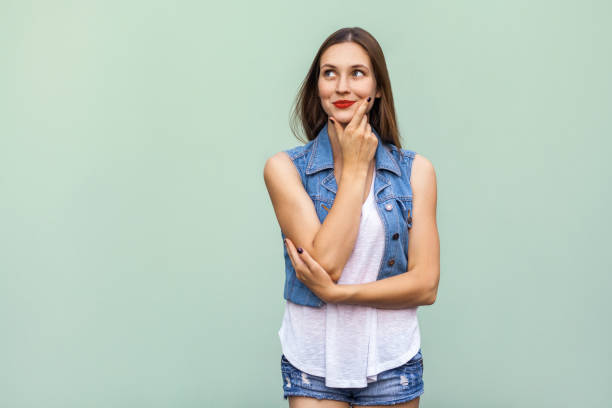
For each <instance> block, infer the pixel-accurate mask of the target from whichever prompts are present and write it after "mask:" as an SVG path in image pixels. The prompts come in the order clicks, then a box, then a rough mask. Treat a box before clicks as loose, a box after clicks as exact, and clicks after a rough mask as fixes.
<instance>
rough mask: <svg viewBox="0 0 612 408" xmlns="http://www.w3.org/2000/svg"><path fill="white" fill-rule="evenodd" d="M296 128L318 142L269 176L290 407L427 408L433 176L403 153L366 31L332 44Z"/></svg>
mask: <svg viewBox="0 0 612 408" xmlns="http://www.w3.org/2000/svg"><path fill="white" fill-rule="evenodd" d="M294 115H295V116H294V118H298V119H299V122H300V125H301V127H302V128H303V130H304V132H305V134H306V136H307V138H308V142H307V143H306V144H305V145H303V146H297V147H294V148H292V149H289V150H286V151H282V152H279V153H277V154H275V155H274V156H272V157H270V158H269V159H268V160H267V161H266V164H265V167H264V179H265V182H266V186H267V188H268V192H269V194H270V198H271V201H272V205H273V207H274V211H275V214H276V217H277V219H278V223H279V225H280V229H281V235H282V238H283V239H284V241H285V246H284V256H285V287H284V298H285V299H286V305H285V314H284V318H283V322H282V326H281V329H280V330H279V333H278V334H279V337H280V340H281V345H282V351H283V354H282V356H281V373H282V379H283V392H284V398H285V399H289V406H290V407H292V408H308V407H315V406H316V407H349V406H369V407H377V406H388V405H395V406H398V407H418V405H419V399H420V395H421V394H423V392H424V387H423V379H422V375H423V356H422V353H421V347H420V346H421V344H420V343H421V341H420V340H421V338H420V331H419V325H418V320H417V313H416V312H417V308H418V306H421V305H431V304H433V303H434V301H435V299H436V294H437V288H438V281H439V276H440V262H439V258H440V255H439V239H438V231H437V226H436V176H435V172H434V168H433V166H432V164H431V162H430V161H429V160H428V159H426V158H425V157H424V156H422V155H420V154H416V153H415V152H414V151H412V150H407V149H403V148H401V144H400V140H399V131H398V128H397V121H396V118H395V109H394V104H393V96H392V93H391V84H390V80H389V75H388V72H387V67H386V62H385V59H384V56H383V52H382V50H381V48H380V46H379V44H378V42H377V41H376V40H375V39H374V38H373V37H372V36H371V35H370V34H369V33H368V32H366V31H365V30H363V29H361V28H357V27H354V28H343V29H341V30H338V31H337V32H335V33H333V34H332V35H330V36H329V37H328V38H327V39H326V40H325V42H324V43H323V44H322V45H321V47H320V49H319V51H318V53H317V54H316V56H315V59H314V61H313V63H312V65H311V67H310V70H309V72H308V74H307V76H306V79H305V80H304V82H303V84H302V87H301V90H300V92H299V95H298V97H297V104H296V109H295V111H294Z"/></svg>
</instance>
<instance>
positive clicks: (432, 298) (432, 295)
mask: <svg viewBox="0 0 612 408" xmlns="http://www.w3.org/2000/svg"><path fill="white" fill-rule="evenodd" d="M437 297H438V285H434V286H433V287H430V289H429V290H428V291H427V296H426V297H425V304H426V305H433V304H434V303H436V298H437Z"/></svg>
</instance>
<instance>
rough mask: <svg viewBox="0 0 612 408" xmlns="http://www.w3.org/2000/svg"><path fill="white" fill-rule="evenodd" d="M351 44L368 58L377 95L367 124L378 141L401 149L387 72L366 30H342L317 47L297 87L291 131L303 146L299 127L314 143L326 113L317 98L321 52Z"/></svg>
mask: <svg viewBox="0 0 612 408" xmlns="http://www.w3.org/2000/svg"><path fill="white" fill-rule="evenodd" d="M343 42H354V43H357V44H359V45H361V46H362V47H363V48H364V49H365V51H366V52H367V53H368V55H369V56H370V61H371V63H372V68H373V69H374V78H376V85H377V87H378V89H379V90H380V92H381V97H380V98H375V99H374V104H373V105H372V109H371V110H370V113H369V119H370V125H371V126H372V127H373V128H374V129H376V131H377V132H378V134H379V135H380V137H381V139H382V140H383V141H384V142H386V143H391V144H394V145H395V146H397V147H398V148H401V147H402V146H401V143H400V139H399V138H400V135H399V129H398V128H397V120H396V118H395V106H394V103H393V94H392V92H391V81H390V80H389V72H388V71H387V63H386V61H385V56H384V54H383V52H382V48H380V45H379V44H378V41H376V39H375V38H374V37H373V36H372V35H371V34H370V33H369V32H367V31H366V30H364V29H362V28H360V27H346V28H341V29H339V30H338V31H336V32H334V33H333V34H331V35H330V36H329V37H327V39H326V40H325V41H324V42H323V44H321V47H320V48H319V51H318V52H317V55H316V56H315V58H314V61H312V64H311V65H310V69H309V70H308V74H306V78H304V81H303V82H302V84H301V85H300V88H299V92H298V94H297V96H296V99H295V104H294V107H293V111H292V114H291V121H290V126H291V131H292V132H293V134H294V135H295V137H296V138H297V139H298V140H300V141H302V142H304V143H306V141H305V140H303V139H302V138H301V137H300V135H299V133H300V132H299V131H298V128H299V127H300V125H301V128H302V130H303V133H305V134H306V138H307V139H308V140H309V141H310V140H314V139H315V138H316V137H317V135H318V133H319V131H320V130H321V129H322V128H323V126H325V123H326V122H327V113H325V111H324V110H323V107H322V106H321V100H320V99H319V96H318V84H317V83H318V79H319V63H320V59H321V55H322V54H323V52H324V51H325V50H326V49H327V48H329V47H331V46H332V45H334V44H339V43H343Z"/></svg>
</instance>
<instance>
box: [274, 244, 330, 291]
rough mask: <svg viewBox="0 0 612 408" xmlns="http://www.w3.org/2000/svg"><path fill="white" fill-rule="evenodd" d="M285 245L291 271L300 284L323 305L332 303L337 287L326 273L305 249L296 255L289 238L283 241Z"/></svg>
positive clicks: (295, 249)
mask: <svg viewBox="0 0 612 408" xmlns="http://www.w3.org/2000/svg"><path fill="white" fill-rule="evenodd" d="M285 245H287V253H288V254H289V259H291V264H292V265H293V269H295V275H296V276H297V278H298V279H299V280H300V282H302V283H303V284H304V285H306V286H308V289H310V290H311V291H312V292H313V293H314V294H315V295H317V296H318V297H319V298H320V299H321V300H322V301H324V302H325V303H334V301H335V298H336V296H337V294H338V285H337V284H336V283H334V281H333V280H332V279H331V277H330V276H329V274H328V273H327V271H326V270H325V269H323V268H322V267H321V265H319V264H318V263H317V261H315V260H314V259H313V258H312V257H311V256H310V254H309V253H308V252H307V251H306V250H305V249H303V248H301V249H302V253H301V254H300V253H298V251H297V248H296V247H295V245H293V242H291V240H290V239H289V238H286V239H285Z"/></svg>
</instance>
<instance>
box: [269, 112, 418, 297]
mask: <svg viewBox="0 0 612 408" xmlns="http://www.w3.org/2000/svg"><path fill="white" fill-rule="evenodd" d="M372 132H373V133H374V134H375V135H376V137H377V138H378V146H377V147H376V154H375V161H376V170H375V176H376V177H375V178H374V180H373V183H374V196H375V201H376V206H377V210H378V213H379V215H380V218H381V219H382V222H383V226H384V230H385V244H384V252H383V257H382V260H381V262H380V266H379V269H378V276H377V278H376V279H377V280H380V279H384V278H388V277H390V276H394V275H398V274H400V273H404V272H406V271H407V269H408V228H411V227H412V216H411V215H412V188H411V186H410V171H411V168H412V162H413V160H414V155H415V154H416V153H415V152H414V151H412V150H406V149H398V148H397V147H396V146H395V145H393V144H391V143H385V142H383V141H382V139H381V138H380V135H379V134H378V132H376V131H375V130H374V128H372ZM284 152H285V153H287V154H288V155H289V157H290V158H291V160H292V161H293V164H294V165H295V167H296V168H297V170H298V172H299V173H300V176H301V178H302V184H303V185H304V189H305V190H306V192H307V193H308V195H309V196H310V199H311V200H312V202H313V204H314V207H315V210H316V213H317V216H318V217H319V220H320V221H321V224H323V221H324V220H325V217H326V216H327V213H328V211H329V210H330V209H331V207H332V205H333V204H334V198H335V197H336V193H337V191H338V186H337V184H336V178H335V176H334V159H333V154H332V148H331V142H330V140H329V134H328V133H327V124H325V126H324V127H323V128H322V129H321V130H320V131H319V133H318V135H317V137H316V138H315V139H314V140H311V141H309V142H308V143H307V144H305V145H303V146H297V147H294V148H292V149H288V150H284ZM281 237H282V239H283V240H284V239H285V234H284V233H283V232H282V231H281ZM282 246H283V250H284V257H285V288H284V294H283V296H284V298H285V299H286V300H289V301H291V302H293V303H297V304H299V305H304V306H312V307H321V306H323V304H324V303H325V302H323V300H321V299H320V298H319V297H318V296H316V295H315V294H314V293H313V292H312V291H311V290H310V289H309V288H308V287H307V286H306V285H304V284H303V283H302V282H301V281H300V280H299V279H298V278H297V276H296V274H295V270H294V269H293V265H292V264H291V259H290V258H289V254H288V252H287V248H286V246H285V245H284V243H282Z"/></svg>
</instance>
